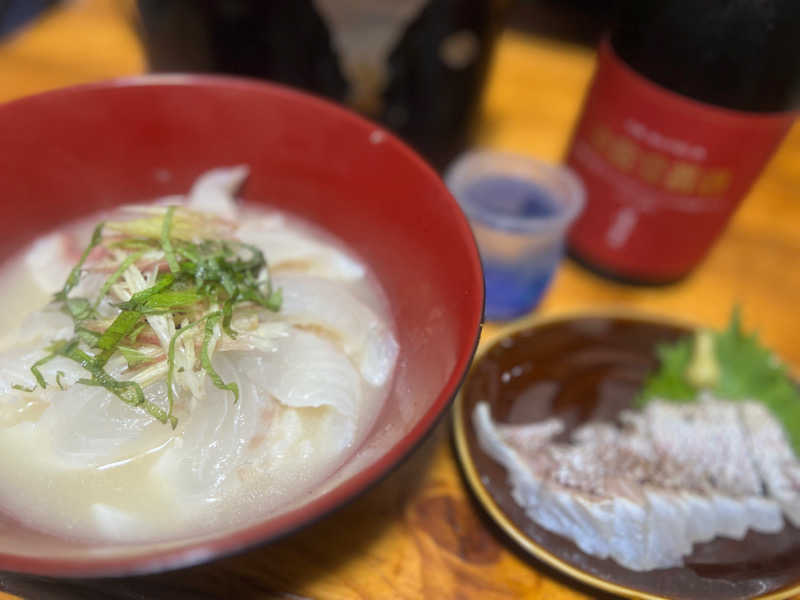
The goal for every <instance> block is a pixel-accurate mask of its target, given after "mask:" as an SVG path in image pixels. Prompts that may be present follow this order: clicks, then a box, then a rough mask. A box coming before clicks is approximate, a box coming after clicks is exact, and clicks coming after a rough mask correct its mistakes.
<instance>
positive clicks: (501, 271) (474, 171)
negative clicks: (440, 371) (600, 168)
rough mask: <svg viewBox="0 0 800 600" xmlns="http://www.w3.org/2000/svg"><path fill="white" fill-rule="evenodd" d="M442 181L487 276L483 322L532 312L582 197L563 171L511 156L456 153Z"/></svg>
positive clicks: (561, 251)
mask: <svg viewBox="0 0 800 600" xmlns="http://www.w3.org/2000/svg"><path fill="white" fill-rule="evenodd" d="M445 182H446V183H447V186H448V187H449V188H450V191H451V192H452V194H453V195H454V196H455V197H456V199H457V200H458V202H459V204H460V205H461V208H462V209H463V210H464V212H465V213H466V215H467V217H468V218H469V220H470V224H471V225H472V230H473V232H474V233H475V239H476V240H477V242H478V249H479V250H480V254H481V261H482V263H483V273H484V278H485V279H486V318H487V319H488V320H490V321H497V320H501V321H502V320H508V319H514V318H516V317H519V316H522V315H524V314H525V313H528V312H530V311H531V310H533V309H534V308H535V307H536V306H537V305H538V304H539V301H540V300H541V299H542V296H543V295H544V292H545V291H546V290H547V288H548V286H549V285H550V281H551V280H552V278H553V273H554V272H555V269H556V266H557V265H558V263H559V262H560V260H561V258H562V257H563V255H564V239H565V236H566V233H567V230H568V229H569V226H570V224H571V223H572V222H573V221H574V220H575V218H576V217H577V216H578V215H579V214H580V212H581V210H582V209H583V204H584V200H585V192H584V189H583V185H582V183H581V181H580V179H579V178H578V177H577V176H576V175H575V174H574V173H573V172H572V171H571V170H569V169H568V168H566V167H560V166H555V165H549V164H546V163H543V162H540V161H538V160H536V159H533V158H529V157H526V156H520V155H515V154H505V153H499V152H490V151H473V152H467V153H465V154H463V155H461V156H460V157H459V158H458V159H456V161H455V162H454V163H453V164H452V165H451V166H450V168H449V169H448V170H447V173H446V174H445Z"/></svg>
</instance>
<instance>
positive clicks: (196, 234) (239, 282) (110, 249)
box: [15, 206, 282, 427]
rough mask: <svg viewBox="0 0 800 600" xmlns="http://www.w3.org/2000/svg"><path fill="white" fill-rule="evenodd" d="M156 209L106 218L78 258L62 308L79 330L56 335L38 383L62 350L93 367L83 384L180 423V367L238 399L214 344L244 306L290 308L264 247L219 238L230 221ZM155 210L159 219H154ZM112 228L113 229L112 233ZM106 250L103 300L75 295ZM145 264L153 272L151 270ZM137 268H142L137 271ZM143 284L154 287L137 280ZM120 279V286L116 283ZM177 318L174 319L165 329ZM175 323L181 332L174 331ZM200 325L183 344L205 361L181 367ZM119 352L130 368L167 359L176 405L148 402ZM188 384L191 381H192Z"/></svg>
mask: <svg viewBox="0 0 800 600" xmlns="http://www.w3.org/2000/svg"><path fill="white" fill-rule="evenodd" d="M146 212H147V214H148V216H147V217H144V218H141V219H135V220H131V221H119V222H109V223H107V224H104V223H101V224H99V225H98V226H97V227H96V228H95V230H94V232H93V234H92V238H91V240H90V242H89V244H88V246H87V247H86V248H85V250H84V251H83V253H82V254H81V256H80V259H79V260H78V263H77V264H76V265H75V267H74V268H73V269H72V270H71V272H70V274H69V276H68V277H67V280H66V282H65V283H64V286H63V288H62V289H61V291H59V292H58V293H57V294H56V295H55V300H56V302H58V303H60V304H61V309H62V310H63V311H64V312H65V313H66V314H68V315H70V317H72V320H73V323H74V336H73V337H72V339H70V340H59V341H56V342H54V343H53V344H52V345H51V346H50V347H48V348H47V354H46V355H45V356H44V357H42V358H41V359H39V360H37V361H36V362H35V363H34V364H33V365H32V366H31V369H30V370H31V373H33V376H34V377H35V379H36V383H37V386H38V387H40V388H42V389H45V388H46V387H47V381H46V380H45V378H44V375H43V374H42V372H41V370H40V367H41V366H43V365H44V364H46V363H47V362H49V361H51V360H53V359H54V358H56V357H58V356H61V357H65V358H68V359H70V360H72V361H74V362H76V363H78V364H79V365H80V366H81V367H83V368H84V369H85V370H86V371H87V372H88V374H89V377H84V378H82V379H79V380H78V383H80V384H82V385H90V386H99V387H103V388H105V389H106V390H108V391H109V392H111V393H112V394H114V395H115V396H117V397H118V398H119V399H120V400H122V401H123V402H126V403H127V404H130V405H132V406H135V407H138V408H140V409H142V410H144V411H145V412H147V413H148V414H150V415H152V416H153V417H154V418H155V419H158V420H159V421H161V422H162V423H169V424H171V425H172V426H173V427H175V426H176V424H177V419H176V417H175V416H173V414H172V413H173V407H174V404H175V401H176V393H177V390H178V383H179V382H176V373H180V374H182V376H183V377H189V376H192V375H193V374H195V373H196V372H204V373H205V374H206V375H207V376H208V378H209V379H210V380H211V382H212V383H213V384H214V385H215V386H216V387H217V388H219V389H222V390H226V391H229V392H231V394H232V395H233V398H234V402H237V401H238V399H239V389H238V386H237V385H236V383H234V382H230V383H225V381H223V379H222V377H221V376H220V375H219V373H217V371H216V370H215V369H214V367H213V365H212V363H211V354H212V351H213V346H214V345H215V344H216V341H217V339H218V338H219V337H221V336H223V335H226V336H228V337H230V338H235V337H236V332H235V331H234V329H233V328H232V325H231V323H232V321H233V317H234V315H235V311H236V309H237V307H239V306H240V305H245V306H248V305H249V306H251V307H252V306H254V305H255V306H259V307H262V308H266V309H268V310H271V311H277V310H279V309H280V306H281V300H282V299H281V291H280V290H279V289H278V290H273V289H272V285H271V282H270V277H269V269H268V267H267V263H266V260H265V259H264V256H263V254H262V253H261V251H260V250H259V249H258V248H255V247H253V246H251V245H248V244H243V243H241V242H238V241H235V240H230V239H219V237H220V236H221V234H223V233H224V232H225V231H226V227H225V226H223V225H221V224H220V223H218V222H216V221H215V218H214V217H213V216H208V215H203V214H200V213H195V212H192V211H188V210H186V209H182V208H180V207H177V206H169V207H166V208H164V209H163V212H161V213H160V214H158V213H159V209H157V208H154V209H147V211H146ZM154 214H155V215H156V216H151V215H154ZM104 227H106V228H107V229H108V230H110V231H111V232H112V233H110V234H109V235H107V236H104V233H103V232H104ZM97 247H103V248H105V249H106V253H105V254H104V255H103V261H104V263H103V272H105V273H109V272H110V275H108V277H107V278H106V279H105V281H104V282H103V284H102V286H101V287H100V289H99V292H98V294H97V297H96V298H94V299H93V300H89V299H88V298H84V297H70V292H72V290H73V289H74V288H75V287H76V286H77V285H78V283H79V281H80V278H81V275H82V273H83V271H84V268H85V264H86V261H87V259H88V257H89V255H90V254H91V252H92V250H94V249H95V248H97ZM142 261H145V262H144V264H141V263H142ZM88 268H89V269H92V268H93V267H92V265H90V266H89V267H88ZM145 269H146V270H147V272H148V273H149V275H148V276H146V275H145V274H144V273H143V270H145ZM129 270H132V271H131V272H130V273H128V271H129ZM126 273H128V274H126ZM123 276H124V279H123ZM121 280H122V281H121ZM142 281H149V282H150V284H149V285H146V286H142V285H141V283H137V282H142ZM117 282H120V285H115V284H116V283H117ZM120 295H122V296H123V297H121V298H120V297H119V296H120ZM104 299H108V303H107V306H108V307H109V308H115V309H116V310H118V312H117V313H116V315H114V316H113V318H110V317H109V316H108V313H107V311H106V310H105V309H104V310H103V314H104V315H105V316H101V315H100V314H98V308H99V307H100V305H101V303H102V302H103V300H104ZM153 319H155V320H153ZM168 323H171V325H169V329H168V330H165V329H164V328H165V327H167V324H168ZM201 323H203V324H204V329H203V330H202V331H203V333H202V336H201V335H200V334H199V333H197V331H198V330H197V329H195V327H196V326H198V325H199V324H201ZM173 326H174V333H170V332H172V331H173V329H172V327H173ZM192 330H194V331H195V332H196V333H197V335H194V336H192V339H191V340H190V341H187V342H184V344H183V347H182V350H181V351H182V352H183V351H184V350H185V349H186V348H187V344H191V347H194V351H192V352H189V354H188V356H189V357H190V363H191V361H192V360H195V361H199V365H197V364H195V365H194V366H192V365H191V364H190V365H182V366H181V367H180V368H177V369H176V367H175V360H176V351H177V350H176V342H177V340H178V338H179V337H181V336H183V335H185V334H187V332H189V331H192ZM144 331H147V332H148V334H147V336H145V338H146V340H147V341H146V342H141V341H140V340H141V336H142V333H143V332H144ZM153 334H155V337H156V338H157V339H158V340H161V343H162V344H167V351H166V353H160V352H158V351H154V347H153V346H152V343H153V342H152V340H153ZM166 340H168V341H166ZM156 348H157V347H156ZM115 355H119V356H121V357H122V358H123V359H124V360H125V363H126V365H127V369H128V370H134V369H136V368H137V367H139V366H140V365H143V364H145V363H150V362H157V361H162V360H166V362H167V397H168V403H169V406H168V409H167V410H164V409H162V408H161V407H160V406H158V405H156V404H154V403H153V402H150V401H148V400H147V398H146V397H145V394H144V390H143V389H142V387H141V385H140V384H139V383H137V382H136V381H132V380H126V379H117V378H115V377H113V376H112V375H111V374H110V373H109V372H108V371H106V365H108V364H109V361H110V360H111V359H112V358H113V357H114V356H115ZM112 364H117V363H112ZM201 369H202V371H201ZM146 371H147V369H145V372H146ZM123 372H124V371H123ZM140 372H141V370H137V371H136V373H140ZM63 377H64V372H63V371H58V372H57V373H56V384H57V385H58V387H59V388H60V389H64V386H63V384H62V381H61V380H62V378H63ZM180 381H184V383H183V385H184V386H185V385H186V382H185V380H180ZM15 389H21V390H24V391H34V390H35V389H36V386H34V387H33V388H30V389H29V388H23V387H21V386H15Z"/></svg>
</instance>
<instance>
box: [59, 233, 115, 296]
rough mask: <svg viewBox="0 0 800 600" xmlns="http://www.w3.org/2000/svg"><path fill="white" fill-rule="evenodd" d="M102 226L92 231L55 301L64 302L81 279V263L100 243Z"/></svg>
mask: <svg viewBox="0 0 800 600" xmlns="http://www.w3.org/2000/svg"><path fill="white" fill-rule="evenodd" d="M103 226H104V223H100V224H99V225H97V227H95V228H94V231H93V232H92V239H91V240H90V241H89V245H88V246H86V249H85V250H84V251H83V254H81V257H80V259H79V260H78V264H77V265H75V266H74V267H73V268H72V271H70V273H69V276H68V277H67V281H66V282H65V283H64V287H63V288H61V291H60V292H58V293H57V294H56V296H55V298H56V300H66V299H67V296H68V295H69V293H70V292H71V291H72V288H74V287H75V286H76V285H78V282H79V281H80V279H81V270H82V268H83V263H85V262H86V259H87V258H89V253H90V252H91V251H92V250H94V249H95V248H96V247H97V246H99V245H100V241H101V240H102V237H103Z"/></svg>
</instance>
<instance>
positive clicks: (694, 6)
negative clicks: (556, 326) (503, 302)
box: [567, 0, 800, 284]
mask: <svg viewBox="0 0 800 600" xmlns="http://www.w3.org/2000/svg"><path fill="white" fill-rule="evenodd" d="M798 105H800V2H797V1H796V0H703V1H702V2H697V1H695V0H661V1H659V2H643V1H640V0H621V2H620V4H619V18H618V21H617V24H616V26H615V28H614V30H613V32H612V34H611V36H610V39H607V40H606V41H604V42H603V43H602V44H601V47H600V50H599V55H598V66H597V70H596V73H595V77H594V80H593V82H592V87H591V89H590V91H589V94H588V96H587V99H586V102H585V105H584V110H583V114H582V116H581V118H580V120H579V122H578V125H577V126H576V129H575V132H574V134H573V139H572V143H571V145H570V149H569V151H568V155H567V163H568V164H569V165H570V166H571V167H572V168H574V169H575V170H576V171H577V172H578V173H579V174H580V175H581V177H582V178H583V180H584V183H585V185H586V188H587V205H586V209H585V211H584V213H583V215H582V216H581V218H580V219H579V220H578V221H577V222H576V224H575V226H574V227H573V229H572V231H571V233H570V240H569V241H570V252H571V253H572V255H573V256H574V257H576V258H577V259H578V260H579V261H581V262H583V263H584V264H587V265H588V266H590V267H591V268H593V269H595V270H597V271H599V272H601V273H604V274H607V275H611V276H612V277H615V278H618V279H624V280H627V281H633V282H637V283H650V284H659V283H669V282H672V281H676V280H678V279H681V278H682V277H684V276H685V275H687V274H688V273H689V272H690V271H691V270H692V269H693V268H694V267H695V266H696V265H697V264H698V263H699V262H700V261H701V260H702V258H703V257H704V256H705V255H706V253H707V252H708V250H709V249H710V247H711V246H712V244H713V242H714V240H715V239H716V238H717V237H718V236H719V234H720V233H721V232H722V231H723V230H724V227H725V225H726V223H727V221H728V219H729V218H730V216H731V215H732V214H733V212H734V210H735V208H736V207H737V205H738V203H739V201H740V200H741V199H742V198H743V197H744V196H745V195H746V194H747V192H748V190H749V188H750V186H751V185H752V183H753V182H754V181H755V179H756V178H757V177H758V175H759V173H760V172H761V170H762V168H763V166H764V164H765V163H766V161H767V160H768V159H769V157H770V156H771V155H772V154H773V152H774V151H775V149H776V148H777V146H778V144H779V143H780V141H781V139H782V138H783V136H784V135H785V133H786V132H787V131H788V129H789V126H790V125H791V122H792V120H793V118H794V116H795V115H796V112H795V110H796V108H797V107H798Z"/></svg>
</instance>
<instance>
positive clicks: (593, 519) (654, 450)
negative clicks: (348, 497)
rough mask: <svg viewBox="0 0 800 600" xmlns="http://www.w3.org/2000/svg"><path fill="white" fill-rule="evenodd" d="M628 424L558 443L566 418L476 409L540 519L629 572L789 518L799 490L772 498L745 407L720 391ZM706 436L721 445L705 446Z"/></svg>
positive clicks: (677, 561)
mask: <svg viewBox="0 0 800 600" xmlns="http://www.w3.org/2000/svg"><path fill="white" fill-rule="evenodd" d="M751 416H752V420H754V421H755V422H756V423H760V422H761V421H762V420H763V419H764V418H769V419H771V421H772V422H774V419H772V418H771V416H770V415H766V416H765V415H751ZM621 421H622V423H623V426H622V427H618V426H615V425H612V424H608V423H592V424H589V425H587V426H584V427H581V428H580V429H578V430H576V431H575V432H573V435H572V436H571V440H570V442H568V443H556V442H554V441H553V439H552V438H553V437H554V436H555V435H556V434H558V433H560V432H561V430H562V424H561V422H560V421H558V420H552V419H551V420H548V421H543V422H540V423H531V424H526V425H499V424H496V423H495V422H494V421H493V420H492V418H491V415H490V412H489V408H488V405H486V404H485V403H479V404H478V405H477V406H476V407H475V411H474V414H473V422H474V425H475V429H476V432H477V434H478V440H479V443H480V445H481V447H482V448H483V449H484V450H485V451H486V452H487V453H488V454H489V455H490V456H492V457H493V458H494V459H495V460H497V461H498V462H500V463H501V464H502V465H503V466H504V467H505V468H506V471H507V473H508V478H509V482H510V484H511V486H512V496H513V497H514V499H515V500H516V501H517V502H518V503H519V504H520V505H521V506H522V507H523V508H524V509H525V511H526V514H528V516H529V517H530V518H531V519H532V520H533V521H535V522H536V523H538V524H539V525H541V526H542V527H544V528H545V529H548V530H550V531H553V532H555V533H558V534H561V535H564V536H565V537H568V538H569V539H571V540H573V541H574V542H575V543H576V544H577V545H578V547H579V548H581V550H583V551H584V552H587V553H589V554H592V555H594V556H597V557H601V558H605V557H608V556H610V557H611V558H613V559H614V560H615V561H617V562H618V563H619V564H621V565H622V566H624V567H627V568H629V569H633V570H637V571H646V570H651V569H664V568H670V567H674V566H678V565H681V564H682V562H683V557H685V556H686V555H688V554H690V553H691V552H692V548H693V546H694V544H696V543H701V542H707V541H710V540H711V539H713V538H715V537H717V536H724V537H730V538H733V539H742V538H743V537H744V536H745V534H746V533H747V531H748V530H751V529H752V530H754V531H760V532H765V533H774V532H776V531H779V530H780V529H781V528H782V527H783V516H782V513H781V508H782V506H783V510H784V511H785V512H787V515H788V514H789V511H787V509H786V507H785V503H786V502H788V503H791V502H792V499H790V498H791V497H790V496H780V494H777V495H776V494H772V493H771V494H770V497H765V496H764V495H763V493H762V488H761V477H760V476H759V472H758V471H757V470H756V469H755V467H754V465H753V460H752V459H751V456H750V453H749V450H748V448H749V446H748V444H747V443H746V442H747V440H746V439H745V431H746V428H745V427H744V426H743V424H742V421H741V419H740V418H739V409H738V407H737V405H736V404H733V403H728V402H722V401H718V400H715V399H713V398H710V397H707V398H703V399H702V400H701V401H700V402H699V403H697V404H689V405H683V406H678V405H673V404H667V403H659V402H656V403H652V404H651V405H649V406H648V408H647V409H646V410H645V411H643V412H642V413H639V414H636V413H632V412H628V413H625V414H624V415H623V416H622V419H621ZM760 431H761V432H762V433H764V434H765V438H764V439H761V440H760V441H762V442H764V443H763V445H762V446H761V447H763V448H766V449H769V448H771V446H770V442H769V441H768V440H767V439H766V438H767V437H768V438H769V439H770V440H772V443H773V444H775V443H779V442H782V443H783V444H784V445H786V442H785V438H780V437H778V436H777V434H776V432H775V431H774V430H773V431H770V432H769V435H767V434H766V430H765V429H760ZM777 431H778V433H781V434H782V430H781V429H780V426H779V425H778V430H777ZM776 440H777V442H776ZM707 444H717V448H716V449H714V450H713V451H709V450H708V449H706V452H705V454H703V448H704V446H705V445H707ZM786 448H787V451H788V454H786V456H787V458H788V457H789V456H792V455H791V449H790V448H788V445H787V446H786ZM768 452H769V450H765V451H764V452H763V453H762V455H763V456H762V460H763V461H766V460H767V458H768V454H767V453H768ZM776 452H780V450H776ZM773 457H774V454H773ZM728 460H734V461H736V462H735V464H736V466H738V470H737V469H736V468H733V467H732V466H731V465H730V464H729V463H728ZM795 462H796V461H795ZM781 476H782V477H783V478H781V479H779V478H778V476H775V478H776V481H779V482H780V485H784V486H785V485H787V484H786V482H787V481H791V475H790V476H789V477H786V476H785V470H784V471H781ZM789 485H791V484H789ZM776 489H778V488H777V487H776ZM781 489H786V488H785V487H784V488H781ZM789 489H792V488H789ZM776 500H777V501H776ZM782 501H783V503H782V504H779V503H781V502H782ZM793 501H794V504H792V506H797V503H796V502H797V500H796V497H794V500H793Z"/></svg>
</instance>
